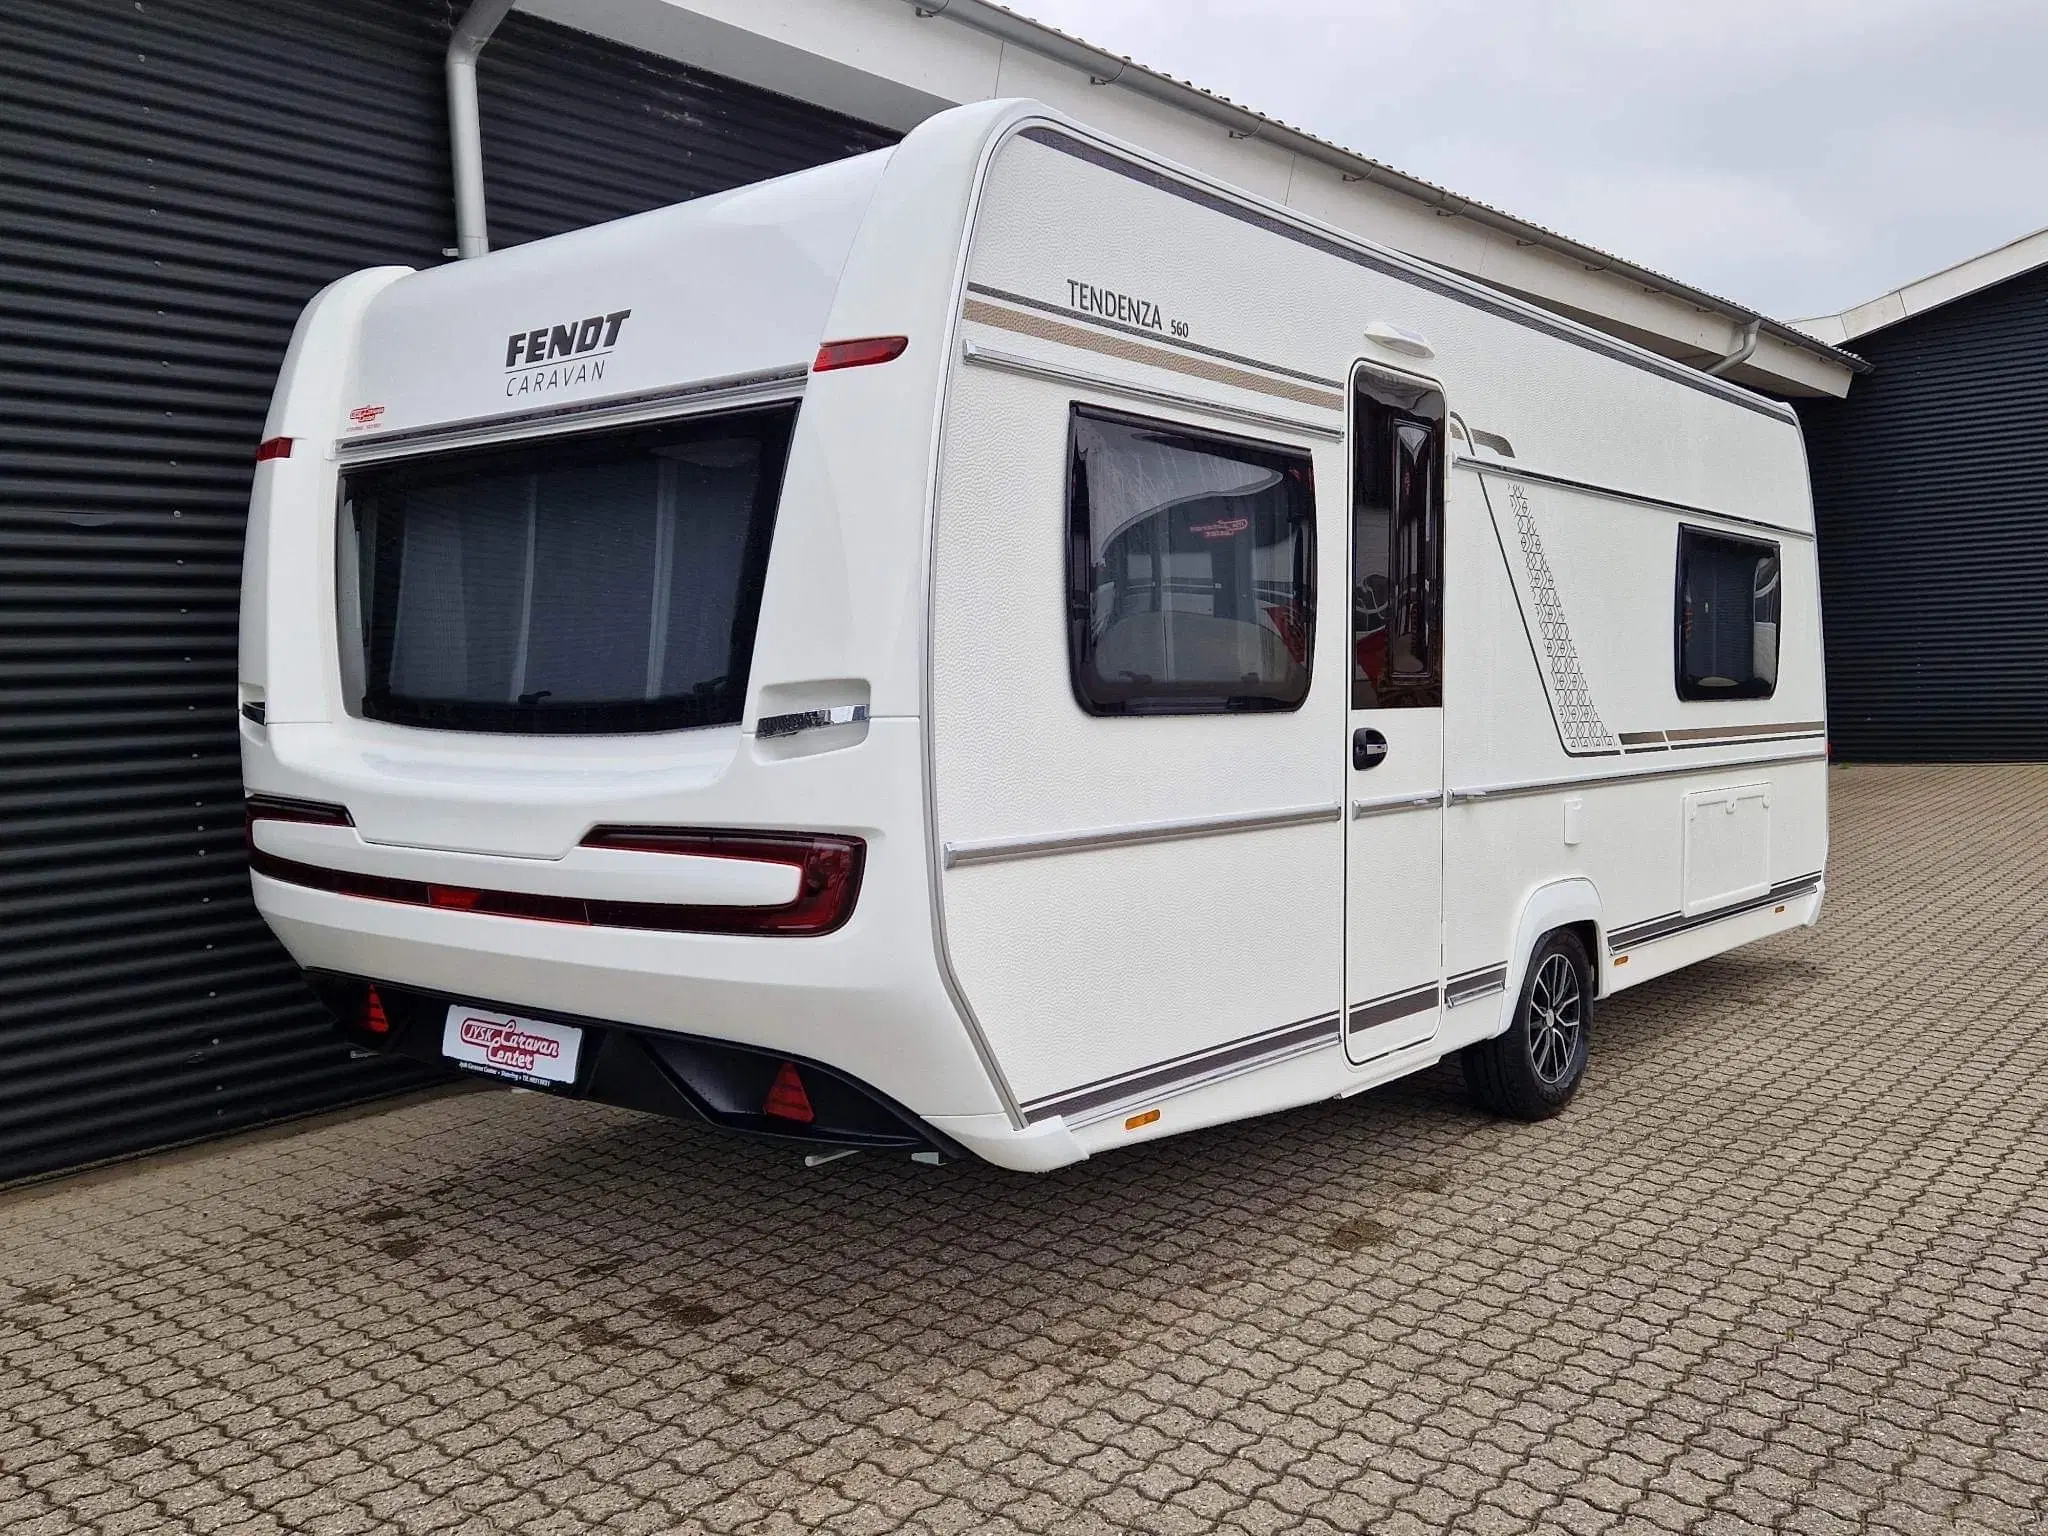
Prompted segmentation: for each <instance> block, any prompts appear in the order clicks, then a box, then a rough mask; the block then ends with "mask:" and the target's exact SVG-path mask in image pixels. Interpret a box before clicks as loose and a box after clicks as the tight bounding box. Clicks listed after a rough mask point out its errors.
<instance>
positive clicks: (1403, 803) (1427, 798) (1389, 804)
mask: <svg viewBox="0 0 2048 1536" xmlns="http://www.w3.org/2000/svg"><path fill="white" fill-rule="evenodd" d="M1443 803H1444V792H1443V791H1442V790H1440V789H1433V790H1431V791H1430V792H1429V793H1428V794H1426V795H1382V796H1381V797H1380V798H1379V799H1377V800H1354V801H1352V802H1351V819H1352V820H1353V821H1357V820H1359V819H1361V818H1362V817H1366V816H1381V815H1384V814H1385V813H1386V812H1388V811H1419V810H1421V809H1422V808H1423V807H1424V806H1427V805H1437V806H1440V805H1442V804H1443Z"/></svg>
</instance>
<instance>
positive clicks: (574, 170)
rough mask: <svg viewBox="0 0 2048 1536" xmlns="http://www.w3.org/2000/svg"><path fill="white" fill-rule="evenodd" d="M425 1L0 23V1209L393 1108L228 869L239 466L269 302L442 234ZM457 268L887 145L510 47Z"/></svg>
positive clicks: (574, 41) (254, 415)
mask: <svg viewBox="0 0 2048 1536" xmlns="http://www.w3.org/2000/svg"><path fill="white" fill-rule="evenodd" d="M450 15H451V8H450V7H449V6H447V5H445V4H441V3H435V0H419V3H405V0H263V3H261V4H258V3H254V0H248V3H219V0H140V3H137V0H87V3H81V0H9V3H8V4H7V5H6V6H5V7H4V9H0V848H4V849H5V850H6V857H5V859H4V861H0V1181H6V1180H9V1179H16V1178H20V1177H24V1176H27V1175H31V1174H35V1173H38V1172H44V1171H47V1170H50V1169H53V1168H58V1167H64V1166H70V1165H75V1164H78V1163H83V1162H88V1161H92V1160H97V1159H101V1158H106V1157H111V1156H117V1155H120V1154H122V1153H126V1152H131V1151H134V1150H137V1149H139V1148H143V1147H149V1146H159V1145H163V1144H166V1143H170V1142H175V1141H182V1140H186V1139H189V1138H193V1137H197V1136H203V1135H207V1134H210V1133H213V1132H217V1131H221V1130H225V1129H229V1128H233V1127H239V1126H246V1125H251V1124H255V1123H258V1122H261V1121H265V1120H270V1119H275V1118H277V1117H280V1116H284V1115H290V1114H296V1113H302V1112H304V1111H307V1110H312V1109H317V1108H321V1107H324V1106H328V1105H332V1104H336V1103H340V1102H345V1101H347V1100H350V1099H355V1098H361V1097H364V1096H367V1095H371V1094H376V1093H382V1092H388V1091H391V1090H393V1089H395V1088H398V1087H402V1086H405V1085H406V1083H407V1082H409V1081H410V1080H411V1079H409V1078H408V1077H406V1076H405V1074H404V1072H403V1071H402V1069H398V1068H394V1067H391V1066H389V1065H387V1064H385V1063H352V1062H350V1061H348V1060H347V1059H346V1055H345V1053H344V1052H343V1051H342V1049H341V1048H340V1047H339V1046H338V1045H337V1044H336V1043H335V1042H334V1041H333V1040H332V1039H331V1038H330V1036H329V1034H328V1032H327V1029H326V1027H325V1024H324V1021H323V1018H322V1015H321V1014H320V1012H319V1010H318V1008H317V1006H316V1005H315V1004H314V1003H313V1001H312V999H311V997H310V996H309V995H308V993H307V992H306V991H305V989H304V988H303V986H302V985H301V984H300V982H299V980H298V977H297V975H296V973H295V972H294V971H293V969H292V966H291V964H290V962H289V960H287V958H286V957H285V955H284V953H283V952H282V950H280V949H279V948H278V947H277V945H276V944H275V942H274V941H273V940H272V939H271V938H270V936H269V934H268V932H267V930H265V928H264V927H263V925H262V923H261V922H260V921H259V920H258V918H257V917H256V914H255V910H254V908H253V906H252V905H251V903H250V900H249V895H248V882H247V876H246V874H245V872H244V870H243V865H242V858H241V849H242V829H241V814H240V800H241V787H240V777H239V767H238V763H237V756H236V753H237V747H236V734H235V726H234V714H233V710H234V685H235V624H236V608H237V587H238V582H239V578H240V567H241V549H242V530H243V522H244V516H245V512H246V506H247V498H248V487H249V476H250V465H251V460H250V454H251V451H252V449H253V447H254V444H255V442H256V439H257V436H258V432H259V429H260V427H261V425H262V420H263V414H264V409H265V407H266V405H267V403H268V397H269V391H270V386H271V382H272V379H273V377H274V375H275V372H276V368H277V365H278V362H279V360H280V359H281V358H282V356H283V354H284V347H285V343H286V341H287V339H288V338H289V336H290V333H291V327H292V323H293V321H294V319H295V318H296V317H297V314H298V311H299V309H300V307H301V306H302V305H303V304H304V303H305V301H306V300H307V299H308V298H309V297H311V296H312V294H313V293H314V292H315V291H316V290H318V289H319V288H320V287H321V286H322V285H323V284H325V283H326V282H328V281H329V280H330V279H332V278H334V277H336V276H338V275H340V274H341V273H344V272H347V271H349V270H351V269H353V268H356V267H361V266H367V265H372V264H376V263H382V262H405V263H410V264H413V265H424V264H429V263H432V262H435V261H438V260H440V259H441V256H442V252H443V249H444V248H445V247H446V246H448V245H450V244H451V243H452V242H453V239H454V233H453V228H452V218H451V215H450V212H449V204H450V192H449V187H448V181H449V174H448V169H447V138H446V122H445V117H444V111H445V108H444V106H443V101H444V97H443V86H442V76H441V54H442V50H443V49H444V47H445V46H446V43H447V37H448V29H449V24H450ZM481 86H482V90H481V94H482V97H483V111H484V141H485V147H486V158H487V167H488V172H489V178H490V182H489V191H490V195H491V200H492V201H491V212H492V225H493V237H494V239H495V240H497V241H499V242H504V243H509V242H512V241H516V240H523V239H531V238H535V237H537V236H541V235H546V234H552V233H556V232H559V231H561V230H563V229H569V228H574V227H576V226H578V225H582V224H587V223H592V222H596V221H599V220H602V219H606V218H613V217H617V216H619V215H621V214H626V213H633V212H638V211H640V210H642V209H645V208H650V207H656V206H659V205H661V204H663V203H667V202H673V201H677V200H679V199H682V198H686V197H691V196H695V195H697V194H699V193H702V192H707V191H713V190H717V189H721V188H724V187H728V186H734V185H739V184H741V183H745V182H749V181H755V180H759V179H760V178H762V177H764V176H770V175H776V174H780V173H782V172H785V171H789V170H795V169H799V168H801V167H803V166H806V165H812V164H818V163H821V162H823V161H827V160H832V159H837V158H839V157H841V156H844V155H847V154H851V153H858V152H860V151H863V150H867V149H871V148H874V147H876V146H878V145H881V144H884V143H887V142H889V141H890V139H891V138H892V137H893V136H892V135H890V134H888V133H886V132H884V131H882V130H879V129H874V128H871V127H868V126H866V125H864V124H860V123H855V122H852V121H850V120H847V119H845V118H841V117H838V116H836V115H833V114H830V113H825V112H820V111H818V110H816V109H814V108H810V107H806V106H804V105H802V104H799V103H795V102H791V101H787V100H785V99H783V98H780V97H775V96H771V95H768V94H766V93H763V92H760V91H756V90H752V89H750V88H748V87H744V86H740V85H737V84H735V83H733V82H730V81H724V80H720V79H717V78H715V77H710V76H704V75H699V74H695V73H692V72H690V71H687V70H683V69H681V68H679V67H677V66H675V65H673V64H670V63H668V62H667V61H663V60H656V59H651V58H648V57H647V56H644V55H639V54H635V53H633V52H631V51H630V50H626V49H621V48H616V47H613V46H611V45H608V44H604V43H601V42H598V41H596V40H594V39H591V38H588V37H586V36H584V35H582V34H580V33H575V32H571V31H567V30H565V29H562V28H559V27H554V26H551V25H549V24H547V23H545V22H538V21H533V20H530V19H528V18H524V17H519V16H514V17H513V18H511V19H510V20H509V21H508V22H507V23H506V24H505V26H504V27H503V28H502V29H501V30H500V33H499V36H498V38H497V39H496V40H495V41H493V43H492V44H491V47H490V50H489V51H488V52H487V53H486V54H485V56H484V62H483V66H482V70H481Z"/></svg>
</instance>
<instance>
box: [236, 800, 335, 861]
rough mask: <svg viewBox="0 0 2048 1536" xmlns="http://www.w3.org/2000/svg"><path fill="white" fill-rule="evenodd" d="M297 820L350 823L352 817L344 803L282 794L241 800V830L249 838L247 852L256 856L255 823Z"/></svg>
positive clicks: (318, 824)
mask: <svg viewBox="0 0 2048 1536" xmlns="http://www.w3.org/2000/svg"><path fill="white" fill-rule="evenodd" d="M259 821H298V822H305V823H307V824H309V825H312V826H316V827H352V826H354V825H355V824H356V823H355V818H354V817H352V816H350V815H349V813H348V807H347V806H345V805H329V804H327V803H326V802H325V801H322V800H287V799H286V798H285V797H284V796H282V795H251V796H249V798H248V799H246V800H244V801H243V802H242V832H243V836H244V837H246V838H247V839H248V842H249V856H250V858H251V859H252V860H253V859H254V858H255V857H256V823H257V822H259Z"/></svg>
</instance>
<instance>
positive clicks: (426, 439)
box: [334, 368, 810, 465]
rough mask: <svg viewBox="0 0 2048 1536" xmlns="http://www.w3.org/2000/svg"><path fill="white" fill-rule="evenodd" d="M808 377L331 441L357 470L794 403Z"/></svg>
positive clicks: (769, 375) (736, 381) (719, 383)
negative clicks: (514, 441) (564, 432)
mask: <svg viewBox="0 0 2048 1536" xmlns="http://www.w3.org/2000/svg"><path fill="white" fill-rule="evenodd" d="M809 377H810V370H809V369H808V368H775V369H769V370H766V371H764V372H761V373H743V374H733V375H730V376H728V377H726V378H722V379H705V380H702V381H700V382H698V383H695V384H679V385H675V386H673V387H670V388H664V389H650V390H643V391H642V392H641V393H639V394H636V395H613V396H611V397H609V398H607V399H603V400H588V401H582V402H579V403H577V404H574V405H552V406H545V407H543V408H541V409H539V410H532V411H508V412H506V413H505V414H504V415H501V416H472V417H469V418H467V419H466V420H463V421H450V422H443V423H441V424H439V425H438V426H432V427H411V428H408V429H406V430H405V431H402V432H375V433H366V434H364V435H363V436H361V437H344V438H338V439H336V441H335V444H334V456H335V458H336V459H338V460H339V461H340V462H342V463H343V464H351V465H357V464H362V463H365V462H370V461H376V460H382V459H385V458H394V459H397V458H408V457H410V456H412V455H413V454H417V453H425V452H428V451H429V450H431V449H435V448H449V447H457V446H469V445H470V444H471V442H472V440H474V442H476V443H484V442H497V441H499V440H501V439H511V438H515V437H529V436H534V435H537V434H539V433H540V432H542V431H544V430H547V429H551V428H555V427H565V426H573V427H575V428H578V429H581V428H585V427H589V428H596V427H604V426H625V425H631V424H633V423H636V422H639V421H642V420H652V419H654V418H657V417H660V416H664V415H666V414H668V412H669V411H670V410H671V409H673V408H675V407H677V406H691V407H699V406H701V407H703V408H705V409H707V410H708V409H711V408H713V407H716V406H726V405H750V404H756V403H758V404H767V403H768V402H769V401H771V400H793V399H796V398H797V397H798V396H799V395H800V394H801V393H802V390H801V389H800V388H799V387H798V386H800V385H802V384H803V382H804V380H805V379H807V378H809ZM692 414H694V412H692Z"/></svg>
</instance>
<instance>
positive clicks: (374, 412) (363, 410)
mask: <svg viewBox="0 0 2048 1536" xmlns="http://www.w3.org/2000/svg"><path fill="white" fill-rule="evenodd" d="M383 414H384V407H383V406H381V405H359V406H357V407H356V408H355V409H354V410H352V411H350V412H349V413H348V419H349V420H350V421H352V422H354V423H355V424H356V425H357V426H359V427H367V426H369V425H371V424H372V423H373V422H375V421H376V419H377V418H378V417H379V416H382V415H383Z"/></svg>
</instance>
